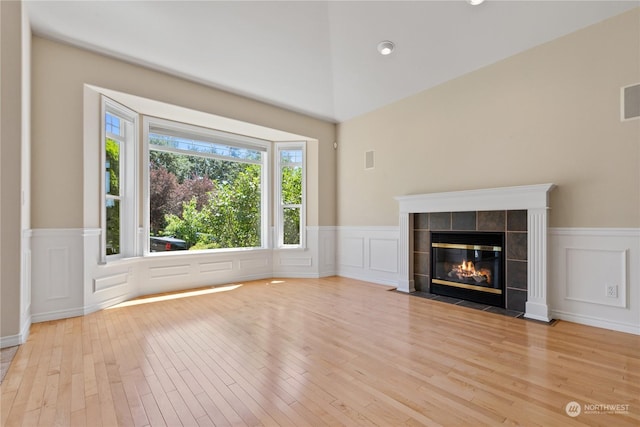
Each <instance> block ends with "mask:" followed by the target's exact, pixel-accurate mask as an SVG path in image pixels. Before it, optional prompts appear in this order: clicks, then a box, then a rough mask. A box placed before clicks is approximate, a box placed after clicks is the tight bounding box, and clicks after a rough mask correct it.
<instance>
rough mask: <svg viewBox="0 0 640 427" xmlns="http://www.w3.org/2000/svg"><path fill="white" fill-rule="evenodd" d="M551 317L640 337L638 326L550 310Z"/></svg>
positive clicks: (639, 327)
mask: <svg viewBox="0 0 640 427" xmlns="http://www.w3.org/2000/svg"><path fill="white" fill-rule="evenodd" d="M551 317H552V318H553V319H558V320H565V321H567V322H573V323H580V324H581V325H587V326H594V327H596V328H603V329H609V330H612V331H618V332H626V333H628V334H634V335H640V326H639V325H634V324H631V323H622V322H616V321H612V320H609V319H602V318H599V317H594V316H589V315H585V314H576V313H567V312H564V311H561V310H551Z"/></svg>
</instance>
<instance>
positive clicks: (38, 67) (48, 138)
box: [32, 37, 336, 228]
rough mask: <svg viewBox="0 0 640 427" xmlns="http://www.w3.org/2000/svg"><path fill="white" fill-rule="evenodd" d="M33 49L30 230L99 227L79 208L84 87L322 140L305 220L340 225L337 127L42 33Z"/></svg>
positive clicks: (314, 162) (311, 169)
mask: <svg viewBox="0 0 640 427" xmlns="http://www.w3.org/2000/svg"><path fill="white" fill-rule="evenodd" d="M32 52H33V53H32V60H33V63H32V85H33V87H32V91H33V101H32V103H33V106H32V150H33V153H32V162H33V163H32V171H33V173H32V227H33V228H75V227H83V226H85V227H95V226H97V224H86V223H85V222H86V221H83V213H82V206H83V203H82V202H83V200H82V193H83V182H82V171H83V170H82V144H83V85H84V84H91V85H95V86H99V87H104V88H107V89H112V90H116V91H121V92H125V93H130V94H133V95H137V96H141V97H145V98H149V99H153V100H158V101H162V102H166V103H170V104H174V105H178V106H183V107H187V108H191V109H194V110H199V111H203V112H206V113H212V114H216V115H220V116H224V117H229V118H233V119H237V120H243V121H246V122H250V123H254V124H258V125H262V126H266V127H271V128H275V129H280V130H284V131H287V132H291V133H295V134H298V135H305V136H308V137H311V138H315V139H317V140H318V141H319V144H318V149H317V156H314V157H315V158H313V159H309V160H310V162H309V164H308V177H309V181H308V185H309V187H310V191H309V194H308V196H309V197H308V212H307V225H312V226H313V225H334V224H335V212H336V205H335V203H336V198H335V188H336V184H335V176H336V172H335V152H334V149H333V142H334V141H335V125H334V124H332V123H328V122H324V121H321V120H317V119H313V118H310V117H307V116H304V115H301V114H296V113H293V112H290V111H287V110H283V109H280V108H277V107H273V106H269V105H267V104H264V103H261V102H257V101H252V100H249V99H246V98H243V97H240V96H236V95H232V94H229V93H226V92H223V91H219V90H216V89H212V88H209V87H206V86H203V85H200V84H197V83H193V82H190V81H187V80H183V79H180V78H177V77H173V76H170V75H167V74H164V73H161V72H156V71H152V70H150V69H147V68H144V67H140V66H136V65H132V64H129V63H126V62H123V61H119V60H116V59H113V58H108V57H105V56H102V55H97V54H94V53H90V52H88V51H85V50H82V49H78V48H75V47H72V46H69V45H66V44H62V43H57V42H54V41H50V40H47V39H44V38H41V37H34V38H33V46H32ZM311 154H315V152H314V150H311Z"/></svg>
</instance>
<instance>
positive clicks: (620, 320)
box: [549, 228, 640, 334]
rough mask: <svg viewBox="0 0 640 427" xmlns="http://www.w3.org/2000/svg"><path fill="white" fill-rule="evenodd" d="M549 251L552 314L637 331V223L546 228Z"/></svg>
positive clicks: (639, 234) (639, 305) (639, 260)
mask: <svg viewBox="0 0 640 427" xmlns="http://www.w3.org/2000/svg"><path fill="white" fill-rule="evenodd" d="M549 256H550V262H549V265H550V267H551V268H550V270H549V282H550V286H549V302H550V307H551V314H552V317H553V318H555V319H562V320H567V321H571V322H576V323H582V324H585V325H591V326H597V327H601V328H606V329H612V330H616V331H622V332H629V333H633V334H640V265H639V264H640V230H639V229H635V228H634V229H617V228H551V229H550V230H549ZM609 286H613V287H614V289H615V293H614V294H613V295H608V293H607V288H608V287H609Z"/></svg>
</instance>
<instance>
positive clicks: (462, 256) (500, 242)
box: [413, 210, 528, 312]
mask: <svg viewBox="0 0 640 427" xmlns="http://www.w3.org/2000/svg"><path fill="white" fill-rule="evenodd" d="M413 236H414V238H413V242H414V246H413V273H414V281H415V287H416V290H417V291H422V292H430V293H432V294H436V295H443V296H448V297H454V298H459V299H463V300H467V301H473V302H477V303H481V304H487V305H492V306H496V307H502V308H506V309H508V310H512V311H517V312H524V311H525V303H526V301H527V258H528V257H527V211H526V210H503V211H469V212H432V213H416V214H414V227H413ZM463 263H464V265H463ZM469 263H471V264H469Z"/></svg>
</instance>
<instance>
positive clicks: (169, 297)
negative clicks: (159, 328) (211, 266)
mask: <svg viewBox="0 0 640 427" xmlns="http://www.w3.org/2000/svg"><path fill="white" fill-rule="evenodd" d="M240 286H242V285H228V286H216V287H214V288H210V289H200V290H197V291H189V292H181V293H176V294H171V295H160V296H155V297H149V298H138V299H134V300H130V301H125V302H121V303H120V304H116V305H114V306H111V307H108V309H112V308H122V307H130V306H132V305H140V304H149V303H152V302H159V301H168V300H173V299H180V298H188V297H195V296H198V295H206V294H214V293H217V292H226V291H233V290H234V289H238V288H239V287H240Z"/></svg>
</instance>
